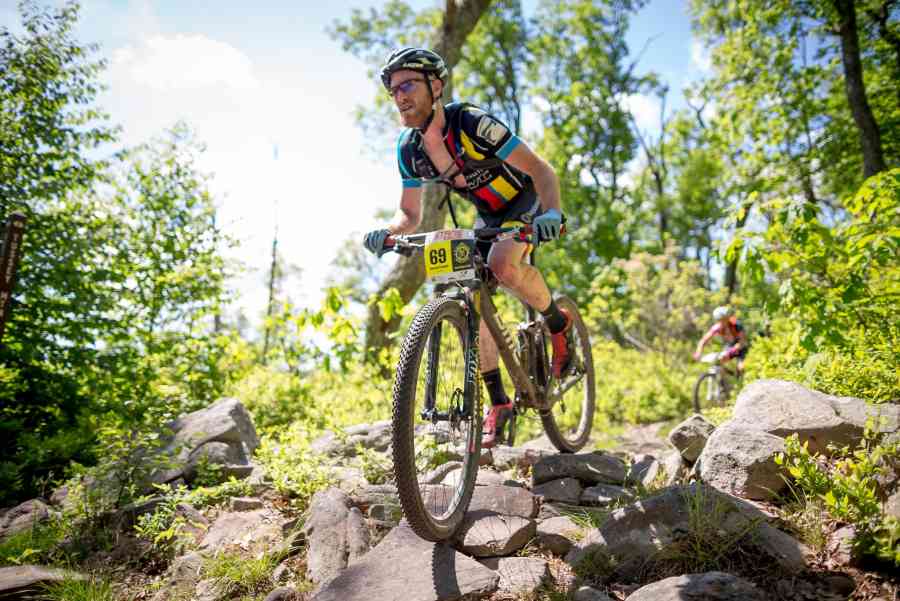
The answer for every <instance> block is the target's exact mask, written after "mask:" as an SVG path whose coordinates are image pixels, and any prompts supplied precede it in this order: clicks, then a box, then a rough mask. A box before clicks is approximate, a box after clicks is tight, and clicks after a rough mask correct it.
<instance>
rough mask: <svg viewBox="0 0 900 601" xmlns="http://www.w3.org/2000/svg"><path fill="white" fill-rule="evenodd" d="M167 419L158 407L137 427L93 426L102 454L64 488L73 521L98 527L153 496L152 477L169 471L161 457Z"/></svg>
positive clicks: (114, 422) (107, 422)
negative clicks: (149, 494)
mask: <svg viewBox="0 0 900 601" xmlns="http://www.w3.org/2000/svg"><path fill="white" fill-rule="evenodd" d="M171 418H172V415H171V413H170V412H169V410H168V408H166V407H164V406H163V407H159V408H151V409H150V410H148V413H147V414H146V415H145V416H144V418H143V420H144V421H142V422H139V421H137V420H135V421H133V422H132V421H130V420H129V421H125V420H123V419H121V418H120V417H117V416H114V415H109V416H102V417H100V418H99V419H97V420H96V422H95V423H94V424H92V425H93V426H94V427H95V428H96V429H97V440H98V445H99V446H100V447H101V448H102V449H103V453H102V454H100V455H99V456H98V459H97V462H96V464H95V465H93V466H90V467H86V468H85V467H82V466H75V472H76V477H75V478H73V479H72V480H70V481H69V483H68V486H69V495H68V498H67V502H68V503H69V504H70V505H69V507H70V509H69V512H70V514H71V517H72V518H73V519H74V520H75V521H77V522H86V523H87V524H88V526H94V525H99V522H100V521H101V520H102V519H103V518H104V517H106V516H107V515H108V514H109V513H110V512H112V511H115V510H117V509H119V508H121V507H123V506H125V505H127V504H129V503H132V502H134V501H136V500H137V499H139V498H140V497H141V496H142V495H144V494H145V493H146V492H148V491H149V490H152V486H151V485H150V477H151V475H152V474H153V473H154V472H155V471H157V470H160V469H166V468H168V467H171V459H169V458H168V457H167V456H166V455H165V454H164V453H163V452H162V449H163V447H164V446H165V444H166V441H165V438H164V432H163V431H162V428H163V424H166V423H168V422H169V421H170V420H171Z"/></svg>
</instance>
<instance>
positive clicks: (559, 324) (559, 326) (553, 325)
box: [541, 300, 566, 334]
mask: <svg viewBox="0 0 900 601" xmlns="http://www.w3.org/2000/svg"><path fill="white" fill-rule="evenodd" d="M541 315H543V316H544V321H545V322H546V323H547V327H548V328H550V333H551V334H559V333H560V332H562V331H563V330H565V329H566V318H565V316H563V314H562V313H560V312H559V307H557V306H556V301H555V300H551V301H550V306H549V307H547V308H546V309H544V310H543V311H541Z"/></svg>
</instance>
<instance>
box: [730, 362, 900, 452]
mask: <svg viewBox="0 0 900 601" xmlns="http://www.w3.org/2000/svg"><path fill="white" fill-rule="evenodd" d="M732 418H733V419H734V420H735V421H740V422H743V423H745V424H746V425H747V427H749V428H754V429H756V430H761V431H763V432H768V433H769V434H774V435H775V436H781V437H786V436H788V435H790V434H797V437H798V438H799V439H800V441H801V442H808V443H809V450H810V451H812V452H816V453H826V452H827V451H828V448H827V447H828V443H834V444H836V445H839V446H841V445H850V446H855V445H856V444H857V443H859V441H860V440H862V436H863V431H864V430H865V426H866V421H867V420H868V419H870V418H875V419H877V420H879V423H877V424H876V430H877V431H879V432H885V433H888V432H896V431H897V430H898V429H900V406H898V405H896V404H891V403H885V404H882V405H869V404H867V403H866V402H865V401H864V400H862V399H857V398H853V397H836V396H832V395H829V394H824V393H821V392H818V391H815V390H810V389H808V388H805V387H804V386H801V385H800V384H797V383H796V382H787V381H784V380H757V381H755V382H753V383H752V384H750V385H749V386H747V387H745V388H744V389H743V390H742V391H741V393H740V394H739V395H738V398H737V401H735V405H734V413H733V414H732Z"/></svg>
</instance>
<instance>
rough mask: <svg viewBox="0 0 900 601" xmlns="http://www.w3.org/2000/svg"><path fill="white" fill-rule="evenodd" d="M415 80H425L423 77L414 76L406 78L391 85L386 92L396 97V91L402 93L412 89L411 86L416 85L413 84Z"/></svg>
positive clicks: (407, 92)
mask: <svg viewBox="0 0 900 601" xmlns="http://www.w3.org/2000/svg"><path fill="white" fill-rule="evenodd" d="M417 81H427V80H426V79H425V78H423V77H414V78H412V79H407V80H406V81H401V82H400V83H398V84H397V85H395V86H391V87H390V88H389V89H388V94H390V95H391V98H396V97H397V93H398V92H403V93H404V94H409V93H410V92H412V91H413V88H414V87H416V86H415V84H416V82H417Z"/></svg>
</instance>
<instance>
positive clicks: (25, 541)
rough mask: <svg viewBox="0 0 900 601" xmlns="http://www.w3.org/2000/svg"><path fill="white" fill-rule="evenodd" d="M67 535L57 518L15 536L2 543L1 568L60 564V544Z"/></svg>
mask: <svg viewBox="0 0 900 601" xmlns="http://www.w3.org/2000/svg"><path fill="white" fill-rule="evenodd" d="M65 534H66V528H65V526H64V524H63V523H62V522H61V520H59V519H57V518H51V519H50V520H49V521H47V522H43V523H41V524H35V526H34V527H33V528H29V529H28V530H23V531H22V532H19V533H17V534H13V535H12V536H9V537H7V538H6V539H4V540H3V541H2V542H0V566H9V565H23V564H41V565H54V564H57V563H60V562H61V561H62V560H63V557H62V555H61V553H60V552H59V543H60V541H61V540H62V539H63V537H64V536H65Z"/></svg>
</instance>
